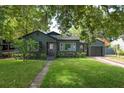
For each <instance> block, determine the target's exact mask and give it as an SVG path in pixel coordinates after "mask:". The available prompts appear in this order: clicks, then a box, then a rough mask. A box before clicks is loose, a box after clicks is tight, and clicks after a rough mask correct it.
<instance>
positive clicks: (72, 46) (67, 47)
mask: <svg viewBox="0 0 124 93" xmlns="http://www.w3.org/2000/svg"><path fill="white" fill-rule="evenodd" d="M60 51H76V43H60Z"/></svg>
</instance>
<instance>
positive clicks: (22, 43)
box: [15, 39, 38, 62]
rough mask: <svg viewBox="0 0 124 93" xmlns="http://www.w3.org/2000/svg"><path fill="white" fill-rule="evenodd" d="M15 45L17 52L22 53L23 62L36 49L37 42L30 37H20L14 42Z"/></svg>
mask: <svg viewBox="0 0 124 93" xmlns="http://www.w3.org/2000/svg"><path fill="white" fill-rule="evenodd" d="M15 47H16V48H17V50H18V51H19V54H20V55H22V58H23V62H25V61H26V60H27V58H28V56H29V55H30V54H31V53H33V52H35V51H36V50H37V48H38V43H37V42H36V41H34V40H32V39H29V40H24V39H22V40H17V41H16V42H15Z"/></svg>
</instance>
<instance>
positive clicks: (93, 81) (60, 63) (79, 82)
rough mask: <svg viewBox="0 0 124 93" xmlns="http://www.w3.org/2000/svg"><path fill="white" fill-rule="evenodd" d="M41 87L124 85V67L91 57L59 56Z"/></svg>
mask: <svg viewBox="0 0 124 93" xmlns="http://www.w3.org/2000/svg"><path fill="white" fill-rule="evenodd" d="M41 87H52V88H54V87H58V88H60V87H66V88H69V87H75V88H80V87H81V88H83V87H85V88H89V87H90V88H92V87H95V88H99V87H102V88H104V87H124V68H120V67H115V66H112V65H107V64H103V63H100V62H97V61H96V60H95V59H91V58H59V59H56V60H55V62H54V63H53V64H52V65H51V67H50V68H49V72H48V74H47V75H46V77H45V79H44V81H43V84H42V86H41Z"/></svg>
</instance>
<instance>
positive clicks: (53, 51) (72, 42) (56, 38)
mask: <svg viewBox="0 0 124 93" xmlns="http://www.w3.org/2000/svg"><path fill="white" fill-rule="evenodd" d="M20 39H25V40H28V39H33V40H35V41H36V42H37V43H38V44H39V49H38V53H43V52H44V53H45V54H46V55H47V56H53V57H56V56H58V55H60V54H61V53H62V54H63V55H64V56H65V57H66V56H75V53H76V52H81V51H82V52H85V53H86V55H87V56H104V55H105V45H104V42H103V41H102V40H99V39H97V40H96V42H94V43H92V44H91V45H89V46H88V44H87V43H86V42H84V41H80V38H79V37H74V36H64V35H61V34H59V33H57V32H54V31H52V32H42V31H40V30H37V31H33V32H32V33H29V34H26V35H24V36H23V37H21V38H20ZM2 50H3V49H2Z"/></svg>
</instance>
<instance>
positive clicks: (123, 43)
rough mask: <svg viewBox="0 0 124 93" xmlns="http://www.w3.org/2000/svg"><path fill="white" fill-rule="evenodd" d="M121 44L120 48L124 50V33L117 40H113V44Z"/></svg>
mask: <svg viewBox="0 0 124 93" xmlns="http://www.w3.org/2000/svg"><path fill="white" fill-rule="evenodd" d="M114 45H119V47H120V49H122V50H124V35H121V36H120V37H119V38H118V39H117V40H114V41H112V42H111V46H112V47H113V46H114Z"/></svg>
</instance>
